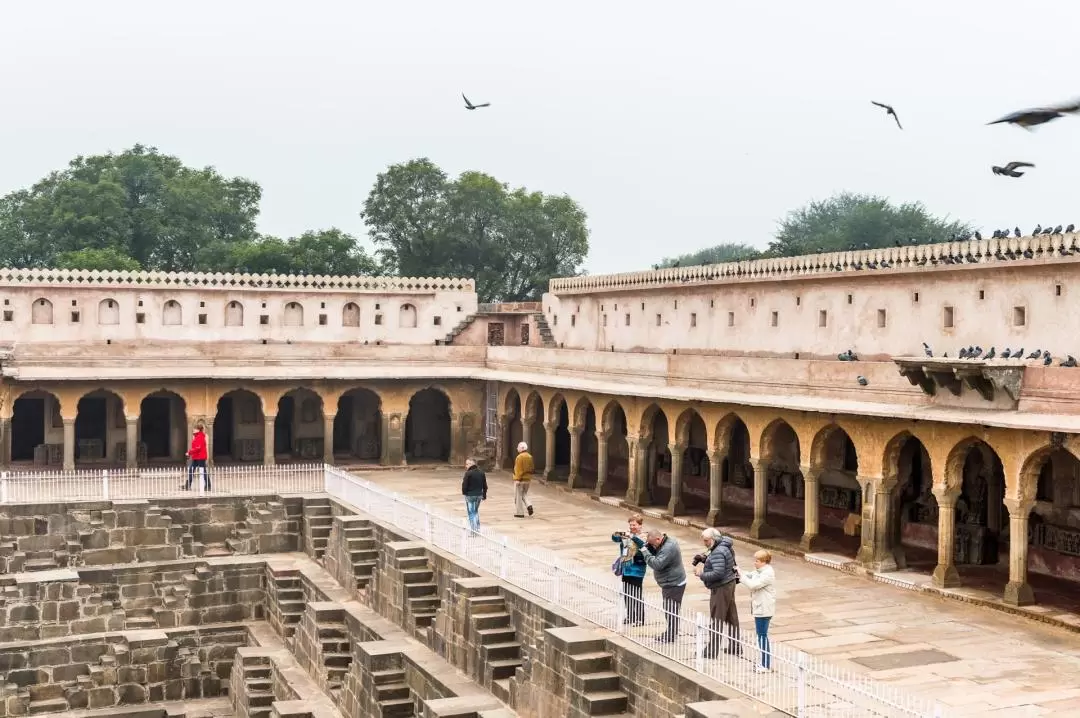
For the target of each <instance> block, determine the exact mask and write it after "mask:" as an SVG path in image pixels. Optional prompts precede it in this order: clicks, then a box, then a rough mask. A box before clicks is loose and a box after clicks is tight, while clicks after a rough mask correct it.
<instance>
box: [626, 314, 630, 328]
mask: <svg viewBox="0 0 1080 718" xmlns="http://www.w3.org/2000/svg"><path fill="white" fill-rule="evenodd" d="M626 326H630V315H629V314H627V315H626Z"/></svg>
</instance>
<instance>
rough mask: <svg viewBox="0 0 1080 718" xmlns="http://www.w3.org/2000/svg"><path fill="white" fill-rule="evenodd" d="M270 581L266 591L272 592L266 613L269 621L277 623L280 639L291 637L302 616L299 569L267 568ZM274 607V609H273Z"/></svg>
mask: <svg viewBox="0 0 1080 718" xmlns="http://www.w3.org/2000/svg"><path fill="white" fill-rule="evenodd" d="M268 570H269V572H270V581H268V582H267V583H268V586H267V588H268V591H269V592H270V593H272V594H273V598H272V600H270V601H268V602H267V603H268V604H269V606H270V610H269V611H268V613H270V614H271V615H270V616H268V618H270V623H271V624H275V623H277V624H278V626H276V628H277V629H278V632H279V633H280V635H281V638H282V640H287V639H289V638H292V637H293V634H295V633H296V627H297V625H299V623H300V619H301V618H303V616H304V606H305V605H306V601H305V600H304V588H303V585H302V584H301V582H300V571H299V569H295V568H269V569H268ZM275 607H276V609H275Z"/></svg>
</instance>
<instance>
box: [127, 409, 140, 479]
mask: <svg viewBox="0 0 1080 718" xmlns="http://www.w3.org/2000/svg"><path fill="white" fill-rule="evenodd" d="M126 418H127V427H126V428H127V462H126V466H127V468H129V469H134V468H136V467H137V466H138V465H139V417H137V416H129V417H126Z"/></svg>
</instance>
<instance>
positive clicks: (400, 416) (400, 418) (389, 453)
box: [381, 412, 408, 466]
mask: <svg viewBox="0 0 1080 718" xmlns="http://www.w3.org/2000/svg"><path fill="white" fill-rule="evenodd" d="M407 418H408V413H407V412H388V413H386V414H384V419H385V420H384V421H383V422H382V431H383V437H382V459H381V461H382V465H383V466H402V465H403V464H404V463H405V420H406V419H407Z"/></svg>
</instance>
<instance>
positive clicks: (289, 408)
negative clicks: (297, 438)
mask: <svg viewBox="0 0 1080 718" xmlns="http://www.w3.org/2000/svg"><path fill="white" fill-rule="evenodd" d="M295 414H296V402H295V401H294V400H293V398H292V397H291V396H283V397H281V401H280V402H278V413H277V418H276V419H274V455H275V456H277V455H279V454H285V455H287V456H291V455H292V452H293V451H292V446H293V416H294V415H295Z"/></svg>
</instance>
